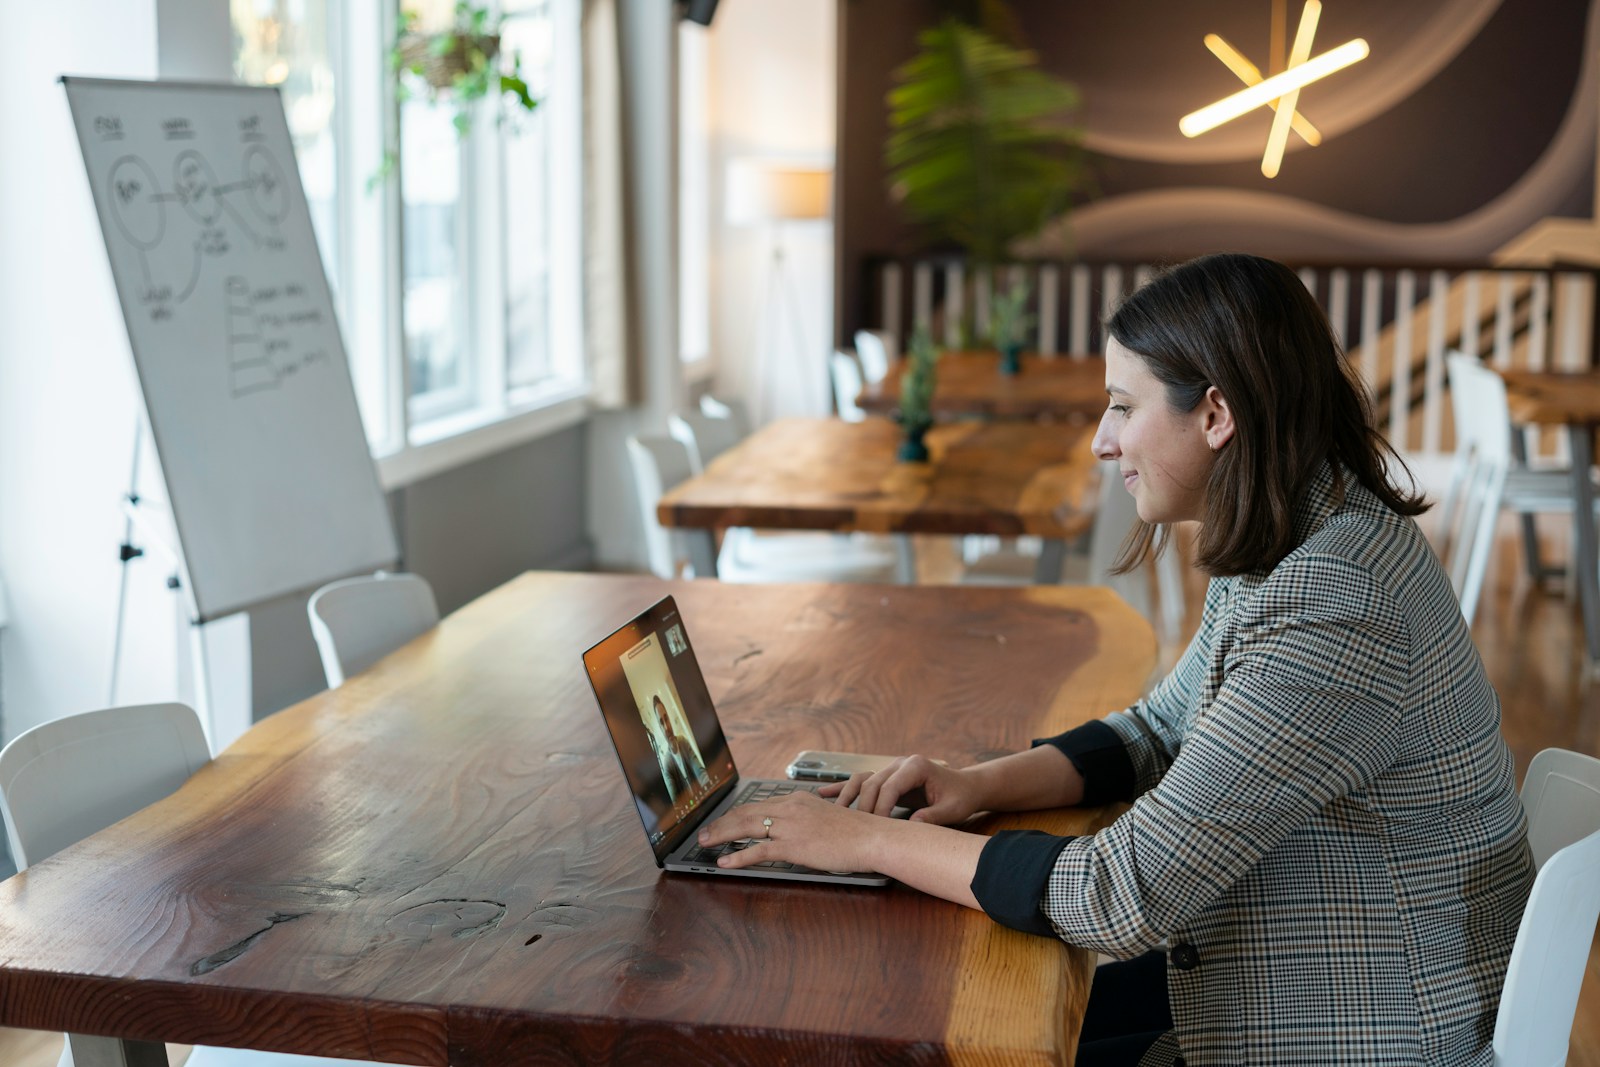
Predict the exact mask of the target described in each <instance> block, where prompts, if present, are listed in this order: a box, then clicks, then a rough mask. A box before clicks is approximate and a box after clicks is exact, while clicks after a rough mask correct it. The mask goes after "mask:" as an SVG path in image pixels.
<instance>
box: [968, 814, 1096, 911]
mask: <svg viewBox="0 0 1600 1067" xmlns="http://www.w3.org/2000/svg"><path fill="white" fill-rule="evenodd" d="M1070 841H1072V838H1070V837H1055V836H1053V835H1051V834H1047V833H1045V832H1044V831H1042V830H1002V831H1000V832H999V833H997V834H995V835H994V836H993V837H991V838H989V842H988V844H986V845H984V846H983V852H982V854H981V855H979V856H978V871H977V873H976V874H974V875H973V876H972V887H971V888H972V895H973V896H975V897H977V898H978V905H979V906H980V907H982V908H983V910H984V912H985V913H986V914H987V915H988V916H989V918H991V919H993V920H994V921H995V922H997V923H1000V924H1001V925H1002V926H1009V927H1011V928H1012V929H1013V930H1021V931H1022V932H1023V933H1025V934H1041V935H1043V936H1045V937H1055V936H1056V931H1055V927H1053V926H1051V925H1050V920H1049V919H1047V918H1045V915H1044V912H1043V910H1041V908H1040V905H1041V904H1042V903H1043V902H1044V894H1045V890H1046V889H1047V888H1048V887H1049V884H1050V871H1051V870H1052V869H1053V868H1054V867H1055V865H1056V857H1057V856H1059V855H1060V854H1061V850H1062V849H1064V848H1066V847H1067V844H1068V842H1070Z"/></svg>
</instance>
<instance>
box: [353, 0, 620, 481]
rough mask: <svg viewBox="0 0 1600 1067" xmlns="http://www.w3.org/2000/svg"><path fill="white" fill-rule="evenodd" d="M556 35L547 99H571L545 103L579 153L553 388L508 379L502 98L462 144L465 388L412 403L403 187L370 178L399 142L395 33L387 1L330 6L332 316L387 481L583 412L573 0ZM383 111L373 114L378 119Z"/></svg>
mask: <svg viewBox="0 0 1600 1067" xmlns="http://www.w3.org/2000/svg"><path fill="white" fill-rule="evenodd" d="M552 3H553V7H552V12H553V15H554V17H555V18H556V19H557V20H558V23H557V26H556V34H557V38H558V40H561V41H565V42H569V43H570V46H569V47H557V48H556V49H555V50H554V55H555V57H556V59H555V62H556V69H555V70H554V71H553V72H552V79H551V85H550V89H549V92H548V94H547V96H548V98H550V99H562V100H564V101H567V102H570V103H571V106H560V107H549V106H548V105H546V107H549V109H548V110H547V111H546V113H545V118H546V119H547V120H549V121H550V122H551V124H552V125H551V129H550V141H549V143H550V145H551V151H552V153H556V154H558V155H560V156H561V157H563V158H567V159H571V160H574V161H575V165H574V166H572V167H560V168H554V169H553V171H552V176H551V179H552V187H551V190H550V194H551V202H552V203H553V204H565V205H572V209H571V210H562V209H557V210H554V211H553V212H552V215H553V218H552V220H551V227H550V239H551V245H552V247H551V249H550V254H551V260H552V262H554V263H556V264H558V265H559V266H558V267H557V268H556V269H553V270H552V272H551V286H550V324H549V329H550V346H551V358H552V366H553V367H554V368H555V369H556V370H557V371H558V374H557V375H556V376H555V377H554V378H553V379H552V380H551V381H550V382H547V383H543V384H541V385H537V386H526V387H522V388H518V389H508V387H507V352H506V335H507V329H506V316H507V314H508V308H507V307H506V300H505V296H506V284H505V278H506V275H505V266H506V262H507V260H506V234H505V229H504V227H503V226H501V225H500V224H499V218H498V215H499V211H498V205H499V204H501V203H502V202H503V201H502V199H501V197H502V195H503V193H504V188H503V182H504V169H503V167H502V165H501V163H502V160H501V139H500V137H499V136H497V135H496V131H497V130H498V128H499V127H498V124H497V121H496V120H497V117H498V108H500V107H501V106H502V105H501V103H500V102H499V101H489V100H486V101H485V102H484V103H483V104H482V105H480V107H481V111H480V114H478V115H477V116H475V121H474V124H473V130H474V132H473V134H472V135H471V136H470V137H469V138H467V140H465V141H464V142H462V144H463V172H464V180H463V184H462V198H461V205H462V211H461V219H460V222H459V225H461V226H462V227H463V230H464V236H466V237H467V240H466V241H464V242H463V247H465V248H467V249H469V250H470V255H469V256H468V257H467V258H466V261H465V262H464V263H463V277H462V279H461V282H462V284H463V285H464V286H465V287H466V288H465V291H466V292H467V293H469V294H470V295H469V313H468V316H467V319H468V321H467V322H466V323H465V324H464V325H465V329H464V331H463V334H464V337H463V348H464V351H463V359H464V368H463V370H464V377H465V379H466V382H465V384H464V385H463V386H462V387H461V388H460V389H459V390H451V391H450V393H451V394H452V395H449V396H443V395H430V396H428V397H424V398H418V399H416V400H411V399H409V396H410V383H409V380H408V379H409V367H408V361H407V359H406V352H405V335H404V327H403V318H402V315H403V309H404V299H403V298H404V279H403V273H402V264H401V261H400V256H401V253H402V249H403V242H402V235H401V229H400V227H401V218H402V210H401V201H400V181H399V176H398V175H391V176H390V177H389V179H388V180H386V181H384V182H382V183H381V185H380V186H379V187H377V188H376V189H374V190H373V191H371V192H368V190H367V187H366V176H367V175H369V174H374V173H376V172H377V171H378V169H379V168H380V166H381V165H382V162H383V159H384V154H385V151H386V146H388V145H392V144H395V143H397V128H398V124H399V105H398V103H397V101H396V98H395V93H394V84H393V78H392V76H391V75H390V72H389V70H388V66H387V55H386V53H387V47H386V46H385V45H384V44H381V43H374V42H388V41H393V40H394V39H395V33H396V30H397V25H396V24H397V7H398V5H397V4H396V3H395V2H394V0H360V2H356V3H350V4H340V5H338V8H337V11H338V14H337V16H336V18H335V23H336V24H335V25H334V26H332V27H330V31H329V32H330V47H331V48H332V49H333V51H334V55H333V56H332V57H331V58H332V63H333V66H334V79H335V86H336V88H335V92H336V96H335V109H336V119H335V125H336V135H335V151H336V160H337V167H338V189H339V193H338V208H337V210H338V215H339V233H338V242H339V272H338V277H337V279H335V281H336V289H337V292H338V301H337V305H338V311H339V315H340V323H341V326H342V331H343V335H344V340H345V346H346V349H347V351H348V353H349V357H350V364H351V370H352V375H353V376H354V377H355V379H356V389H357V395H358V396H360V397H361V401H362V408H363V411H364V412H374V413H381V416H380V418H379V419H377V420H374V421H375V422H377V425H376V426H375V427H374V428H373V429H374V431H375V432H372V433H369V435H368V437H369V440H368V443H369V446H370V448H371V450H372V454H373V458H374V460H375V461H376V463H377V467H378V477H379V481H380V483H381V484H382V485H383V487H384V488H385V489H393V488H398V487H400V486H403V485H406V484H409V483H411V482H414V481H417V480H419V479H421V478H426V477H429V476H431V475H434V474H438V473H441V472H443V471H446V470H449V469H451V468H453V467H457V466H460V465H462V464H465V463H470V462H472V461H473V460H476V459H480V458H483V457H486V456H489V455H492V454H493V453H495V452H498V451H502V450H504V449H506V448H510V447H513V446H515V445H518V444H521V443H523V442H526V441H531V440H534V439H536V438H539V437H542V436H545V435H547V434H550V433H554V432H557V431H559V430H561V429H564V428H567V427H570V426H573V425H576V424H578V423H579V422H582V421H583V420H584V419H585V418H586V417H587V415H588V410H589V407H588V396H589V393H590V382H589V375H588V373H587V366H586V362H585V359H584V346H583V325H582V307H583V303H582V299H583V285H582V278H583V258H582V212H581V211H580V210H578V209H577V205H578V204H580V203H581V199H580V198H581V195H582V189H583V182H582V174H581V173H580V168H581V160H582V151H581V143H582V142H581V133H582V131H581V122H582V106H581V95H580V94H581V92H582V78H581V71H580V69H579V62H580V60H579V56H580V53H581V49H580V47H579V25H578V20H579V13H580V8H581V4H580V3H579V0H552ZM379 118H381V121H375V119H379Z"/></svg>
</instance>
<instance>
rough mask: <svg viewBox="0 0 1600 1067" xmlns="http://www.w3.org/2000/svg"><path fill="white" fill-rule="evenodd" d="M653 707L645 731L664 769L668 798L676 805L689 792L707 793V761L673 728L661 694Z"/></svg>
mask: <svg viewBox="0 0 1600 1067" xmlns="http://www.w3.org/2000/svg"><path fill="white" fill-rule="evenodd" d="M650 706H651V709H652V710H653V712H654V715H653V716H651V718H649V719H646V721H645V729H646V730H648V731H649V734H650V747H651V748H653V749H654V750H655V753H656V760H657V762H658V763H660V765H661V778H662V780H663V781H664V782H666V784H667V797H668V798H669V799H670V800H671V801H672V802H674V803H676V802H677V799H678V795H679V794H680V793H685V792H688V791H690V789H691V788H694V789H700V790H704V789H705V788H706V786H707V785H708V784H709V781H710V780H709V779H708V778H707V777H706V765H705V761H704V760H702V759H701V758H700V754H699V753H698V752H697V751H695V748H694V745H693V743H692V742H690V741H688V740H686V739H685V737H684V735H683V734H680V733H679V732H678V729H677V727H675V726H673V724H672V718H671V716H669V715H668V714H667V705H666V703H665V702H664V701H663V700H662V699H661V696H660V694H653V695H652V696H651V697H650ZM652 719H653V721H651V720H652ZM685 733H687V731H685Z"/></svg>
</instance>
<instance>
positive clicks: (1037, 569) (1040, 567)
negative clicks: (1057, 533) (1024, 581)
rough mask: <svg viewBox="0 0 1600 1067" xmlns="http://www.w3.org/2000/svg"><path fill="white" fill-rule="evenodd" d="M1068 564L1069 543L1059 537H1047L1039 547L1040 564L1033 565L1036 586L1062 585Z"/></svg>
mask: <svg viewBox="0 0 1600 1067" xmlns="http://www.w3.org/2000/svg"><path fill="white" fill-rule="evenodd" d="M1066 562H1067V543H1066V542H1065V541H1063V540H1061V538H1059V537H1046V538H1045V539H1044V542H1043V544H1041V545H1040V547H1039V562H1037V563H1035V564H1034V565H1033V581H1034V584H1035V585H1060V584H1061V569H1062V567H1064V566H1065V565H1066Z"/></svg>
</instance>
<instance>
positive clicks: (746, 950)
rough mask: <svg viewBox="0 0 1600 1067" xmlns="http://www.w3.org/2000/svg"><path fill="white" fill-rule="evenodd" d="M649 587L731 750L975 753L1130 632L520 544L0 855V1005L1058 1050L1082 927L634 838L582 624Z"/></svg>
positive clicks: (836, 1046)
mask: <svg viewBox="0 0 1600 1067" xmlns="http://www.w3.org/2000/svg"><path fill="white" fill-rule="evenodd" d="M667 592H672V593H674V594H675V595H676V596H677V598H678V604H679V607H680V609H681V611H682V614H683V617H684V620H685V622H686V624H687V625H688V627H689V630H690V634H691V639H692V640H693V641H694V642H695V645H696V650H697V655H698V658H699V660H700V663H701V665H702V668H703V670H704V672H705V674H706V676H707V680H708V685H709V688H710V690H711V693H712V695H713V697H714V698H715V700H716V701H717V704H718V707H719V710H720V712H721V714H722V717H723V719H724V722H725V724H726V727H727V730H728V734H729V741H730V746H731V748H732V750H733V753H734V756H735V758H736V759H737V760H738V761H739V764H740V769H741V771H742V773H744V774H747V775H748V774H754V775H780V774H781V772H782V768H783V767H784V765H785V764H786V763H787V761H788V760H789V759H790V758H791V757H792V756H793V754H794V752H795V751H796V750H798V749H800V748H802V747H811V748H827V749H854V750H860V751H868V752H909V751H925V752H929V753H932V754H937V755H942V756H944V757H946V758H948V759H950V760H951V761H952V762H953V763H955V764H957V765H962V764H967V763H970V762H972V761H975V760H981V759H986V758H989V757H992V756H994V755H997V754H1000V753H1003V752H1009V751H1013V750H1016V749H1018V748H1021V747H1024V746H1026V745H1027V743H1028V741H1029V739H1030V738H1033V737H1038V736H1042V735H1046V734H1050V733H1054V732H1056V731H1059V730H1061V729H1064V728H1066V727H1068V726H1071V725H1073V724H1075V723H1078V722H1082V721H1085V720H1086V719H1088V718H1091V717H1093V716H1095V715H1097V714H1099V713H1102V712H1104V711H1105V710H1107V709H1109V708H1113V707H1119V706H1123V705H1125V704H1127V703H1128V702H1130V701H1131V700H1133V699H1135V698H1136V697H1137V696H1138V694H1139V691H1140V688H1141V685H1142V683H1143V681H1144V679H1145V678H1146V676H1147V675H1148V673H1149V671H1150V669H1151V667H1152V666H1153V664H1154V659H1155V642H1154V637H1153V635H1152V633H1151V631H1150V628H1149V626H1148V625H1147V624H1146V623H1145V622H1144V621H1143V619H1142V618H1140V617H1139V616H1138V615H1137V614H1135V613H1134V612H1133V611H1132V610H1131V609H1130V608H1128V607H1127V606H1126V605H1125V604H1124V603H1123V602H1122V601H1120V600H1119V599H1117V598H1116V597H1115V596H1114V595H1112V594H1111V593H1109V592H1108V591H1106V590H1101V589H1084V588H1062V587H1049V588H1040V587H1029V588H1011V589H993V588H926V587H924V588H916V587H910V588H907V587H872V586H832V585H801V586H755V587H750V586H744V587H739V586H724V585H721V584H719V583H716V582H678V583H666V582H661V581H658V580H655V579H651V578H642V577H632V576H615V575H612V576H605V575H562V574H529V575H525V576H523V577H522V578H520V579H518V580H516V581H515V582H513V583H510V584H508V585H507V586H505V587H503V588H501V589H500V590H497V591H496V592H494V593H492V594H490V595H489V596H487V597H484V598H483V599H481V600H479V601H477V602H475V603H473V604H471V605H469V606H467V607H466V608H463V609H462V610H460V611H458V612H456V613H454V614H453V615H451V616H450V617H448V618H447V619H445V620H444V621H443V622H442V623H441V624H440V626H439V627H437V628H436V629H435V630H434V631H432V632H430V633H429V634H427V635H425V636H423V637H422V638H419V639H418V640H417V641H415V642H413V643H412V644H411V645H409V646H407V647H406V648H404V649H402V650H401V651H399V652H397V653H396V654H394V655H393V656H390V657H389V658H388V659H386V660H384V661H382V662H381V663H379V664H378V665H376V666H375V667H373V668H372V669H370V670H369V671H367V672H364V673H363V674H361V675H359V676H357V677H355V678H353V679H351V680H350V681H349V682H348V683H347V684H345V685H344V686H342V687H341V688H339V689H337V690H334V691H331V692H328V693H324V694H322V695H320V696H318V697H315V698H313V699H311V700H308V701H306V702H304V703H302V704H300V705H297V706H295V707H293V708H290V709H288V710H286V711H283V712H280V713H279V714H277V715H274V716H272V717H271V718H269V719H267V720H265V721H263V722H261V723H259V724H257V725H256V726H255V727H254V728H253V729H251V730H250V731H249V732H248V733H246V734H245V735H244V737H242V738H241V739H240V740H239V741H238V742H236V743H235V744H234V745H233V746H232V747H230V748H229V749H228V750H227V751H225V752H224V753H223V754H222V755H220V756H219V757H218V758H217V759H216V760H215V761H213V763H212V764H210V765H209V766H207V767H206V768H205V769H203V770H202V771H201V772H200V773H199V774H197V775H196V776H195V777H194V778H192V779H191V780H190V781H189V782H188V783H187V784H186V785H185V786H184V787H183V788H182V789H181V790H180V791H179V792H178V793H176V794H174V795H173V796H172V797H170V798H168V799H167V800H165V801H163V802H161V803H159V804H157V805H154V806H152V807H151V808H148V809H146V810H145V811H143V812H140V813H139V814H137V815H135V816H133V817H131V818H129V819H127V820H124V821H123V822H121V823H119V824H117V825H116V826H114V827H111V828H110V829H108V830H106V831H104V832H102V833H100V834H97V835H95V836H94V837H91V838H89V839H87V840H86V841H83V842H81V843H79V844H78V845H76V846H73V847H72V848H69V849H67V850H65V851H64V852H62V853H60V854H58V855H57V856H55V857H52V858H50V859H48V860H45V861H43V862H41V863H39V864H37V865H35V866H34V867H33V868H31V869H30V870H28V871H25V872H23V873H22V874H20V875H18V876H16V877H14V878H12V879H10V880H9V881H7V882H5V883H4V884H0V1025H4V1026H16V1027H27V1028H34V1029H47V1030H73V1031H78V1032H86V1033H100V1034H111V1035H116V1036H121V1037H126V1038H133V1039H139V1040H149V1041H155V1040H166V1041H180V1042H184V1043H191V1044H208V1045H243V1046H250V1047H257V1048H265V1049H275V1050H281V1051H288V1052H301V1053H315V1054H322V1055H338V1056H345V1057H352V1058H361V1059H380V1060H388V1061H392V1062H398V1063H413V1064H429V1065H438V1064H445V1063H447V1062H448V1063H451V1064H455V1065H457V1067H478V1065H489V1064H496V1065H500V1064H516V1063H597V1062H598V1063H635V1062H649V1061H652V1060H654V1061H661V1062H669V1063H676V1062H691V1061H692V1062H695V1063H726V1064H737V1063H776V1062H788V1063H840V1064H844V1063H1058V1064H1064V1063H1068V1062H1070V1061H1071V1058H1072V1054H1073V1049H1074V1047H1075V1043H1076V1033H1077V1025H1078V1018H1079V1016H1080V1015H1081V1011H1082V1005H1083V1003H1084V998H1085V996H1086V989H1087V984H1088V978H1089V969H1090V966H1091V959H1090V957H1089V956H1088V955H1087V954H1086V953H1084V952H1081V951H1079V950H1075V949H1071V948H1068V947H1066V946H1063V945H1061V944H1059V943H1057V942H1054V941H1051V940H1048V939H1043V938H1037V937H1029V936H1025V935H1022V934H1018V933H1015V932H1013V931H1009V930H1006V929H1003V928H1000V927H998V926H996V925H995V924H993V923H992V922H990V921H989V920H988V919H987V918H986V917H984V916H983V915H981V914H980V913H977V912H974V911H969V910H966V909H963V908H960V907H958V906H955V905H951V904H947V903H944V902H941V901H938V900H934V899H932V898H929V897H925V896H922V895H920V894H917V893H915V892H912V891H910V890H907V889H904V888H902V887H897V886H896V887H890V888H888V889H866V888H842V887H831V886H809V885H794V884H786V883H772V884H756V883H748V882H745V881H744V880H741V879H731V878H730V879H716V878H699V877H695V876H692V875H666V874H664V873H662V872H661V871H660V870H659V869H658V868H657V867H656V866H655V864H654V861H653V858H652V855H651V852H650V850H649V848H648V846H647V844H646V840H645V835H644V832H643V829H642V828H641V826H640V825H639V821H638V817H637V816H636V815H635V813H634V811H633V809H632V806H631V804H630V801H629V795H628V793H627V790H626V786H625V785H624V782H623V779H622V775H621V772H620V770H619V769H618V766H617V762H616V758H615V756H614V754H613V751H612V749H611V746H610V743H609V741H608V740H607V738H606V736H605V733H604V731H603V727H602V724H601V719H600V714H599V711H598V709H597V708H596V706H595V704H594V701H593V698H592V696H591V694H590V692H589V689H588V685H587V683H586V681H585V678H584V672H583V668H582V665H581V661H580V658H579V653H580V651H581V650H582V649H583V648H585V647H587V646H588V645H589V644H591V643H593V642H594V641H596V640H598V639H599V638H600V637H602V636H604V634H605V633H606V632H608V631H609V630H610V629H612V628H614V627H615V626H616V625H619V624H620V623H621V622H623V621H625V620H626V619H628V618H629V617H631V616H632V615H634V614H635V613H637V612H638V611H640V610H641V609H643V608H644V607H645V606H647V605H648V604H650V603H651V602H653V601H654V600H655V599H656V598H658V597H659V596H661V595H663V594H664V593H667ZM1104 814H1105V813H1096V812H1083V811H1076V812H1054V813H1043V814H1034V815H1030V816H1027V817H1024V818H1009V817H1008V818H1004V819H990V820H988V821H986V822H984V823H983V824H982V825H981V827H979V828H980V829H983V830H991V829H993V828H995V827H998V826H1018V825H1037V826H1042V827H1046V828H1049V829H1052V830H1054V831H1056V832H1083V831H1084V830H1086V829H1087V828H1089V827H1091V826H1093V825H1095V824H1096V820H1097V819H1098V818H1103V817H1104Z"/></svg>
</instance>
